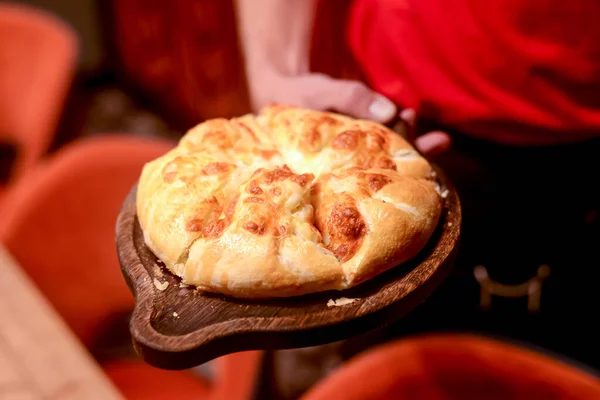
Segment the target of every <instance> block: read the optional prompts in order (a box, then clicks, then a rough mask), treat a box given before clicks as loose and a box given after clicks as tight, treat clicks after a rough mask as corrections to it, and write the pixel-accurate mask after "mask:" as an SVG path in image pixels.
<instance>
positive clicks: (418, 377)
mask: <svg viewBox="0 0 600 400" xmlns="http://www.w3.org/2000/svg"><path fill="white" fill-rule="evenodd" d="M599 398H600V381H599V380H598V378H596V377H594V376H592V375H589V374H587V373H585V372H583V371H580V370H578V369H575V368H573V367H571V366H569V365H567V364H563V363H561V362H558V361H556V360H553V359H552V358H550V357H547V356H545V355H542V354H539V353H536V352H533V351H531V350H527V349H524V348H520V347H517V346H513V345H510V344H506V343H502V342H498V341H495V340H490V339H485V338H481V337H477V336H472V335H452V334H439V335H431V336H422V337H416V338H411V339H405V340H399V341H396V342H392V343H390V344H387V345H383V346H380V347H378V348H375V349H373V350H371V351H368V352H366V353H363V354H361V355H359V356H357V357H356V358H354V359H353V360H350V362H349V363H348V364H346V365H344V366H343V367H341V368H340V369H338V370H336V371H334V372H333V373H332V374H331V375H330V376H329V377H327V378H326V379H324V380H323V381H321V382H319V383H318V384H317V385H316V386H315V387H314V388H313V389H311V390H310V391H309V392H308V393H306V395H305V396H304V397H303V398H302V400H328V399H339V400H388V399H403V400H409V399H419V400H481V399H485V400H535V399H540V400H541V399H544V400H567V399H569V400H588V399H599Z"/></svg>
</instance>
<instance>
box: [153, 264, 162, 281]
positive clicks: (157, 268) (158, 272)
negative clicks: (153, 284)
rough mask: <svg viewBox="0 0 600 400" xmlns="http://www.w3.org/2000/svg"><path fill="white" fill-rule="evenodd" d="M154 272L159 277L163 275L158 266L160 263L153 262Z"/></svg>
mask: <svg viewBox="0 0 600 400" xmlns="http://www.w3.org/2000/svg"><path fill="white" fill-rule="evenodd" d="M154 274H155V275H156V276H158V277H159V278H162V277H163V272H162V269H161V268H160V265H158V264H154Z"/></svg>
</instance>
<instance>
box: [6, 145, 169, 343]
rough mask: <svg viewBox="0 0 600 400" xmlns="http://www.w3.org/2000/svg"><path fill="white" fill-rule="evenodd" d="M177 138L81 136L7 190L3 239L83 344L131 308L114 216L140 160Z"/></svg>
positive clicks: (162, 151)
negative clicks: (87, 137)
mask: <svg viewBox="0 0 600 400" xmlns="http://www.w3.org/2000/svg"><path fill="white" fill-rule="evenodd" d="M174 144H175V143H173V142H171V141H162V140H151V139H140V138H135V137H132V136H124V135H123V136H121V135H110V136H106V137H92V138H90V139H85V140H78V141H75V142H73V143H71V144H69V145H67V146H65V147H63V148H62V149H61V150H59V151H58V152H57V153H56V154H55V155H54V156H53V157H50V158H49V159H47V160H44V161H42V162H40V163H39V164H38V165H37V166H36V168H33V169H32V170H30V171H28V173H26V174H25V175H24V176H23V177H22V179H20V180H19V181H18V182H17V183H16V184H15V185H14V186H13V187H12V188H11V189H10V190H8V191H7V193H6V196H5V199H4V201H3V207H2V209H1V210H0V242H2V243H3V244H4V245H5V246H6V247H7V249H8V250H9V251H10V253H11V254H12V255H13V256H14V257H15V259H16V260H17V261H18V262H19V264H20V265H21V267H22V268H23V269H24V270H25V271H26V272H27V274H28V275H29V277H30V278H31V279H32V280H33V281H34V282H35V283H36V284H37V285H38V287H39V288H40V290H41V291H42V292H43V293H44V295H45V296H46V297H47V298H48V300H49V301H50V302H51V303H52V305H53V306H54V308H55V309H56V310H57V311H58V313H59V314H60V315H61V316H62V318H63V319H64V320H65V321H66V322H67V324H68V325H69V327H70V328H71V330H73V332H75V334H76V335H77V336H78V337H79V338H80V339H81V341H82V342H83V343H84V344H85V345H86V346H90V345H91V344H93V342H94V340H95V339H96V337H95V335H96V334H97V333H98V332H100V331H101V327H102V326H103V324H104V323H105V322H107V321H108V320H110V318H111V317H112V316H113V315H117V314H119V313H123V312H127V311H129V310H131V309H132V308H133V296H132V294H131V292H130V291H129V289H128V288H127V285H126V283H125V280H124V279H123V276H122V274H121V270H120V266H119V261H118V258H117V253H116V248H115V223H116V219H117V215H118V213H119V210H120V207H121V205H122V203H123V200H124V199H125V196H126V195H127V193H128V192H129V190H130V189H131V187H132V186H133V184H134V183H135V182H136V181H137V179H138V177H139V174H140V172H141V169H142V167H143V165H144V164H145V163H146V162H148V161H150V160H152V159H154V158H156V157H158V156H159V155H161V154H163V153H165V152H166V151H168V150H169V149H170V148H172V147H173V146H174Z"/></svg>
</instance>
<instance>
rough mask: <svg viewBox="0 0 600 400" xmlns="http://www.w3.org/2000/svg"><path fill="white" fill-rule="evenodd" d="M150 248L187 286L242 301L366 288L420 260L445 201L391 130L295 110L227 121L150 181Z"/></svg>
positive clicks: (148, 176)
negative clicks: (381, 276) (366, 284)
mask: <svg viewBox="0 0 600 400" xmlns="http://www.w3.org/2000/svg"><path fill="white" fill-rule="evenodd" d="M137 199H138V200H137V207H138V216H139V220H140V223H141V225H142V229H143V231H144V235H145V240H146V243H147V245H148V246H149V247H150V248H151V249H152V250H153V251H154V252H155V254H156V255H157V256H158V257H159V258H161V259H162V261H164V263H165V264H166V266H167V267H168V268H169V269H170V270H171V271H172V272H173V273H175V274H177V275H179V276H180V277H182V280H183V282H184V283H188V284H192V285H196V286H198V287H199V288H201V289H204V290H208V291H213V292H220V293H225V294H228V295H232V296H237V297H277V296H293V295H299V294H304V293H309V292H315V291H322V290H327V289H344V288H348V287H351V286H354V285H356V284H358V283H360V282H362V281H364V280H366V279H369V278H370V277H372V276H374V275H376V274H378V273H380V272H382V271H385V270H387V269H389V268H391V267H393V266H394V265H397V264H399V263H401V262H403V261H406V260H407V259H409V258H411V257H413V256H414V255H416V253H417V252H418V251H420V249H421V248H422V247H423V246H424V245H425V243H426V242H427V240H428V239H429V237H430V236H431V234H432V233H433V230H434V229H435V227H436V225H437V222H438V219H439V216H440V212H441V198H440V196H439V194H438V192H437V190H436V183H435V180H433V173H432V169H431V166H430V165H429V163H428V162H427V161H426V160H425V159H424V158H423V157H421V156H420V155H419V154H418V153H417V152H416V151H415V150H414V149H413V148H412V147H411V146H410V145H409V144H408V143H407V142H406V141H405V140H404V139H402V138H401V137H400V136H398V135H396V134H395V133H394V132H392V131H390V130H388V129H387V128H385V127H384V126H382V125H379V124H376V123H374V122H370V121H364V120H355V119H351V118H348V117H344V116H341V115H337V114H333V113H325V112H316V111H311V110H305V109H300V108H295V107H286V106H271V107H267V108H266V109H264V110H263V111H262V112H261V114H260V115H258V116H253V115H246V116H243V117H240V118H235V119H232V120H226V119H215V120H210V121H207V122H204V123H202V124H200V125H198V126H196V127H195V128H193V129H192V130H190V131H189V132H188V133H187V134H186V135H184V137H183V138H182V139H181V141H180V143H179V145H178V146H177V147H176V148H175V149H173V150H172V151H170V152H169V153H167V154H165V155H163V156H162V157H160V158H158V159H156V160H154V161H152V162H150V163H148V164H147V165H146V166H145V167H144V170H143V172H142V174H141V177H140V182H139V187H138V197H137Z"/></svg>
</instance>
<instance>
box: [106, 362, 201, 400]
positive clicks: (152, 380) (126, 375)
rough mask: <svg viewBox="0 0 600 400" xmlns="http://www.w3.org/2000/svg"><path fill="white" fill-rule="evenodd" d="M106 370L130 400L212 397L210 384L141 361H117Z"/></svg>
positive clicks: (181, 372)
mask: <svg viewBox="0 0 600 400" xmlns="http://www.w3.org/2000/svg"><path fill="white" fill-rule="evenodd" d="M103 367H104V371H105V372H106V374H107V375H108V377H109V378H110V379H111V380H112V382H113V383H114V384H115V386H116V387H117V388H118V389H119V391H120V392H121V393H122V394H123V396H124V398H126V399H127V400H138V399H139V400H153V399H157V400H158V399H178V400H186V399H196V400H205V399H209V398H210V387H209V384H208V383H207V382H206V381H205V380H204V379H202V378H201V377H196V376H194V375H192V374H191V373H190V372H187V371H166V370H162V369H158V368H155V367H153V366H151V365H148V364H146V363H144V362H142V361H115V362H111V363H109V364H106V365H104V366H103Z"/></svg>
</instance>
